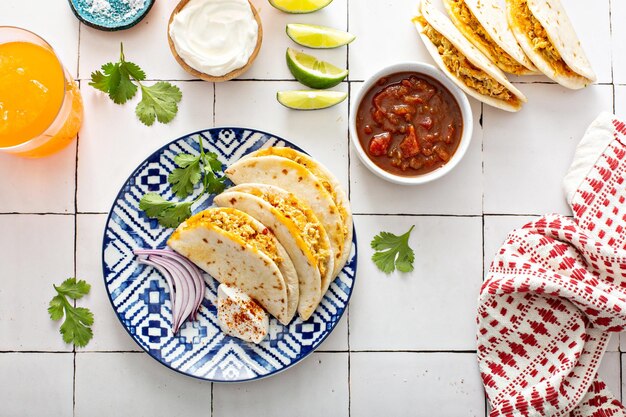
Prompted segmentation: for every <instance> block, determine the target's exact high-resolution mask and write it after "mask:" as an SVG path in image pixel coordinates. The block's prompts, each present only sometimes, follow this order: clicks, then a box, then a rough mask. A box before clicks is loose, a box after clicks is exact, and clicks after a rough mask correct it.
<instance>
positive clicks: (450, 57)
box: [413, 0, 527, 112]
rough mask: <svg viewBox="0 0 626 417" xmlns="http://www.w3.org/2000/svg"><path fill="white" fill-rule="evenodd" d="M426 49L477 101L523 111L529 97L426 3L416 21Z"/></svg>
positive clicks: (427, 1) (509, 109)
mask: <svg viewBox="0 0 626 417" xmlns="http://www.w3.org/2000/svg"><path fill="white" fill-rule="evenodd" d="M413 22H414V23H415V27H416V28H417V31H418V32H419V34H420V37H421V38H422V40H423V41H424V44H425V45H426V49H428V52H429V53H430V55H431V56H432V57H433V59H434V60H435V62H436V63H437V65H439V67H440V68H441V70H442V71H443V72H444V73H445V74H446V75H447V76H448V77H449V78H450V79H451V80H452V81H453V82H454V83H455V84H456V85H458V86H459V87H460V88H461V89H462V90H463V91H465V92H466V93H467V94H469V95H470V96H472V97H474V98H475V99H477V100H480V101H482V102H483V103H485V104H488V105H490V106H493V107H497V108H499V109H502V110H506V111H512V112H514V111H519V110H520V109H521V108H522V104H523V103H525V102H526V101H527V100H526V97H525V96H524V94H522V92H521V91H519V90H518V89H517V88H515V86H513V84H511V83H510V82H509V80H507V78H506V76H505V75H504V73H503V72H502V71H500V69H499V68H498V67H496V66H495V64H494V63H493V62H491V61H490V60H489V58H487V57H486V56H485V55H483V54H482V52H480V51H479V50H478V49H477V48H476V47H475V46H474V45H472V43H471V42H470V41H468V40H467V39H466V38H465V37H464V36H463V34H462V33H461V32H460V31H459V30H458V29H457V28H456V27H455V26H454V25H453V24H452V22H451V21H450V19H448V18H447V17H446V16H445V15H444V14H443V13H442V12H440V11H439V10H437V9H436V8H435V7H434V6H433V4H432V2H431V0H422V2H421V5H420V13H418V15H417V16H416V17H415V18H414V19H413Z"/></svg>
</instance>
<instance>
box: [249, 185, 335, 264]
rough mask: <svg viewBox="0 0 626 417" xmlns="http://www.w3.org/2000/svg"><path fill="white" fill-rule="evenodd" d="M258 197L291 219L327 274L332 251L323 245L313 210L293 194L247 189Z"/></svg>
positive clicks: (321, 233)
mask: <svg viewBox="0 0 626 417" xmlns="http://www.w3.org/2000/svg"><path fill="white" fill-rule="evenodd" d="M246 192H248V193H249V194H252V195H254V196H256V197H259V198H261V199H263V200H265V201H267V202H268V203H269V204H270V205H271V206H272V207H274V208H275V209H276V210H278V211H279V212H280V213H282V214H283V215H284V216H285V217H287V218H288V219H290V220H291V221H292V222H293V223H294V225H295V226H296V227H297V228H298V231H299V232H300V233H299V234H300V237H302V240H304V241H305V242H306V243H307V245H308V246H309V247H310V248H311V250H312V251H313V256H314V257H315V263H316V265H317V267H318V269H319V271H320V275H321V276H325V275H326V272H327V271H326V265H327V263H328V258H329V256H330V252H329V251H328V249H327V248H324V246H323V245H322V235H323V233H325V232H323V231H322V230H321V228H322V226H321V225H320V223H319V221H318V220H317V218H316V217H315V215H314V214H313V212H312V211H311V210H310V209H308V208H307V207H305V206H304V205H303V204H302V202H301V201H300V200H298V199H297V198H296V197H295V196H294V195H293V194H288V195H287V196H281V195H275V194H272V193H266V192H263V191H262V190H259V189H253V190H249V191H246Z"/></svg>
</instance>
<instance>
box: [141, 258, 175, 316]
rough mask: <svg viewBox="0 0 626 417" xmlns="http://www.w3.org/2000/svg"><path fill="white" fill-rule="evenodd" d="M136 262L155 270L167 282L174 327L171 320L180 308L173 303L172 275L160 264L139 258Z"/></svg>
mask: <svg viewBox="0 0 626 417" xmlns="http://www.w3.org/2000/svg"><path fill="white" fill-rule="evenodd" d="M138 262H139V263H142V264H145V265H149V266H151V267H153V268H155V269H156V270H157V271H159V272H160V273H161V275H163V277H164V278H165V282H167V286H168V287H169V289H170V303H171V304H172V327H174V319H173V318H174V317H176V316H177V315H178V309H179V308H180V307H179V304H178V303H176V302H175V299H176V288H175V287H174V285H173V283H172V274H170V272H169V271H168V270H167V268H165V267H163V266H161V265H160V264H158V263H155V262H153V261H151V260H148V259H144V258H139V259H138Z"/></svg>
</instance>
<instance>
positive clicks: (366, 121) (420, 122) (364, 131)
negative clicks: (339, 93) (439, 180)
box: [356, 72, 463, 175]
mask: <svg viewBox="0 0 626 417" xmlns="http://www.w3.org/2000/svg"><path fill="white" fill-rule="evenodd" d="M356 124H357V132H358V135H359V140H360V142H361V145H362V146H363V148H364V149H366V151H367V154H368V155H369V157H370V158H371V159H372V160H373V161H374V162H375V163H376V164H377V165H378V166H380V167H381V168H383V169H385V170H386V171H389V172H391V173H393V174H399V175H419V174H424V173H426V172H430V171H433V170H435V169H437V168H439V167H441V166H442V165H444V164H445V163H446V162H448V161H449V160H450V158H451V156H452V155H453V154H454V152H455V151H456V149H457V148H458V146H459V142H460V140H461V133H462V131H463V120H462V118H461V110H460V108H459V105H458V103H457V102H456V100H455V99H454V97H453V96H452V94H451V93H450V92H449V91H448V90H447V89H446V88H445V87H444V86H443V85H441V84H440V83H439V82H438V81H436V80H434V79H432V78H430V77H427V76H424V75H421V74H417V73H406V72H405V73H398V74H393V75H390V76H388V77H384V78H382V79H380V80H379V81H378V83H377V84H376V85H375V86H374V87H372V88H371V89H370V90H369V91H368V92H367V94H366V95H365V97H364V98H363V100H362V101H361V104H360V105H359V109H358V112H357V121H356Z"/></svg>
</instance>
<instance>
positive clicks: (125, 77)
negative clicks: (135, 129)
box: [89, 44, 182, 126]
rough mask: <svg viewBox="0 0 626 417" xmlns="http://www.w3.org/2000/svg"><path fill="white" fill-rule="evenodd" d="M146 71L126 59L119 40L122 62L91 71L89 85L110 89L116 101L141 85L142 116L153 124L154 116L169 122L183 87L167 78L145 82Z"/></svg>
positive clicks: (139, 114)
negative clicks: (146, 83)
mask: <svg viewBox="0 0 626 417" xmlns="http://www.w3.org/2000/svg"><path fill="white" fill-rule="evenodd" d="M145 79H146V73H145V72H144V71H143V70H142V69H141V68H140V67H139V65H137V64H135V63H134V62H130V61H126V58H125V57H124V45H123V44H120V59H119V62H115V63H113V62H109V63H106V64H104V65H102V67H101V68H100V70H99V71H94V72H92V73H91V81H90V82H89V85H91V86H92V87H94V88H96V89H98V90H100V91H102V92H104V93H107V94H108V95H109V98H111V100H113V102H114V103H116V104H124V103H126V102H127V101H128V100H130V99H131V98H133V97H134V96H135V95H136V94H137V90H138V89H139V87H141V101H140V102H139V104H138V105H137V107H136V108H135V113H136V114H137V117H138V118H139V120H140V121H141V122H142V123H144V124H146V125H148V126H150V125H152V124H154V121H155V120H158V121H159V122H161V123H169V122H170V121H171V120H172V119H173V118H174V116H176V113H177V112H178V103H179V102H180V100H181V98H182V93H181V91H180V89H179V88H178V87H176V86H174V85H172V84H170V83H168V82H165V81H159V82H157V83H156V84H154V85H152V86H145V85H143V84H142V83H141V81H145Z"/></svg>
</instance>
